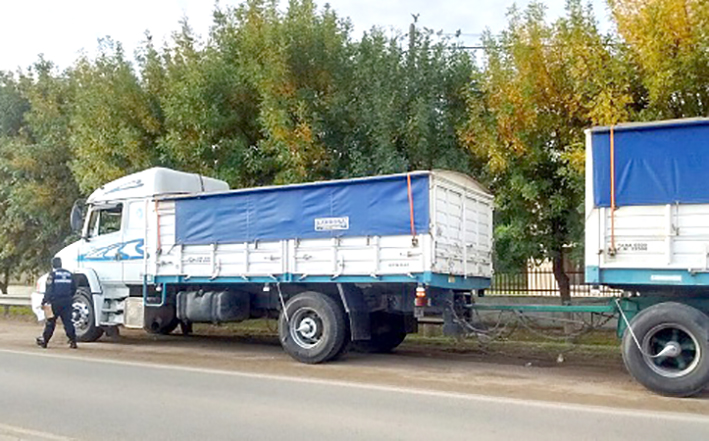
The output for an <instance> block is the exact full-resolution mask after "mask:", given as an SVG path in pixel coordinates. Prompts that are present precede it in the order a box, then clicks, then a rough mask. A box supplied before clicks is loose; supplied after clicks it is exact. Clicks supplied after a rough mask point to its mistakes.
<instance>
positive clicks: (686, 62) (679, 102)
mask: <svg viewBox="0 0 709 441" xmlns="http://www.w3.org/2000/svg"><path fill="white" fill-rule="evenodd" d="M609 4H610V6H611V10H612V12H613V18H614V19H615V21H616V23H617V27H618V31H619V33H620V35H621V36H622V38H623V40H624V42H625V43H626V44H627V45H628V49H629V55H630V57H631V59H632V61H633V63H634V64H635V65H636V66H637V68H638V72H637V76H638V79H639V80H640V81H641V83H642V85H643V86H644V87H645V89H646V90H647V100H646V101H647V107H646V108H645V109H644V111H643V112H642V114H641V115H639V117H640V118H642V119H662V118H682V117H691V116H707V115H709V2H706V1H704V0H609Z"/></svg>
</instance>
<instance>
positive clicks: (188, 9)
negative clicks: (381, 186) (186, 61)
mask: <svg viewBox="0 0 709 441" xmlns="http://www.w3.org/2000/svg"><path fill="white" fill-rule="evenodd" d="M316 2H317V4H318V5H321V6H322V5H324V4H325V3H326V2H325V1H323V0H316ZM238 3H240V1H238V0H221V1H220V2H219V4H220V5H234V4H238ZM281 3H282V4H286V3H287V1H286V0H281ZM329 3H330V5H331V6H332V7H333V9H335V10H336V11H337V12H338V15H340V16H343V17H350V18H351V20H352V23H353V25H354V31H355V32H354V36H355V37H359V36H360V35H361V33H362V32H363V31H365V30H368V29H370V28H371V27H372V26H380V27H383V28H385V29H394V30H396V29H398V30H401V31H404V30H406V29H407V28H408V25H409V23H411V20H412V18H411V14H420V18H419V23H420V24H421V25H422V26H426V27H429V28H432V29H435V30H442V31H443V32H444V33H450V34H453V33H455V32H456V30H458V29H460V30H461V32H462V33H463V34H464V35H463V38H464V39H465V42H466V43H474V42H475V41H476V36H477V35H479V34H480V33H481V32H482V31H483V30H485V29H486V28H489V29H490V30H492V31H493V32H499V31H500V30H502V29H503V28H504V27H505V23H506V20H505V14H506V12H507V10H508V9H509V7H510V6H512V4H514V3H517V4H518V5H519V6H524V5H526V4H527V3H529V0H517V1H516V2H515V1H514V0H472V1H467V2H466V1H462V0H408V1H404V0H330V1H329ZM545 3H546V4H547V5H548V16H549V17H550V18H555V17H558V16H559V15H561V14H563V12H564V0H546V1H545ZM592 3H593V5H594V9H595V11H596V15H597V16H598V17H599V19H600V20H601V25H602V27H603V28H605V27H607V25H606V24H605V23H607V22H608V20H607V18H606V17H607V15H608V12H607V10H606V6H605V0H592ZM213 9H214V2H213V1H211V0H122V1H120V2H116V1H111V2H109V1H101V0H0V70H15V69H17V68H18V67H22V68H25V67H27V66H29V65H31V64H32V63H33V62H34V61H36V60H37V57H38V55H39V54H44V56H45V58H46V59H48V60H51V61H53V62H55V63H56V64H57V65H58V66H59V67H60V68H65V67H68V66H70V65H71V64H72V63H73V61H74V60H75V59H76V58H77V57H78V56H79V54H80V53H81V52H82V51H85V52H86V53H88V54H93V53H95V49H96V47H97V40H98V39H99V38H101V37H104V36H106V35H109V36H111V37H112V38H113V39H114V40H117V41H120V42H121V43H123V45H124V47H125V49H126V52H127V53H128V54H132V53H133V51H134V50H135V48H136V47H137V46H138V45H139V44H140V42H141V41H142V40H143V38H144V32H145V31H146V30H149V31H150V33H151V34H152V35H153V36H154V37H155V40H156V42H162V41H164V40H165V39H166V38H169V36H170V33H171V32H173V31H175V30H177V29H178V26H179V25H178V22H179V20H180V18H182V17H185V16H186V17H188V19H189V22H190V24H191V25H192V27H193V29H194V30H195V31H196V32H197V33H198V34H200V35H203V36H204V35H206V34H207V32H208V29H209V25H210V24H211V19H212V17H211V13H212V11H213Z"/></svg>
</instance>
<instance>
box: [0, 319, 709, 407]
mask: <svg viewBox="0 0 709 441" xmlns="http://www.w3.org/2000/svg"><path fill="white" fill-rule="evenodd" d="M40 332H41V326H40V325H39V324H37V323H33V322H31V321H28V320H27V319H12V318H10V319H1V318H0V349H10V350H20V351H42V349H40V348H38V347H36V346H35V344H34V339H35V337H36V336H37V335H39V333H40ZM47 351H49V352H50V353H54V354H61V355H67V356H73V357H83V358H101V359H116V360H121V361H133V362H148V363H157V364H167V365H180V366H189V367H200V368H209V369H220V370H227V371H238V372H252V373H260V374H273V375H281V376H291V377H305V378H317V379H332V380H337V381H347V382H358V383H367V384H376V385H386V386H401V387H415V388H419V389H431V390H440V391H447V392H460V393H471V394H479V395H488V396H498V397H511V398H524V399H536V400H542V401H554V402H567V403H576V404H589V405H599V406H607V407H617V408H630V409H649V410H664V411H673V412H684V413H696V414H702V415H709V390H707V391H705V392H704V393H703V394H700V395H699V396H697V397H694V398H685V399H675V398H667V397H661V396H658V395H655V394H653V393H652V392H649V391H647V390H646V389H644V388H643V387H642V386H640V385H639V384H637V383H635V382H634V380H633V379H632V378H631V377H630V375H629V374H628V373H627V372H626V371H625V368H624V366H623V362H622V360H621V357H620V354H619V352H618V350H617V349H613V348H608V347H599V348H592V349H589V347H579V348H571V349H570V350H569V349H565V350H564V353H563V361H561V360H559V352H560V351H559V350H557V348H551V349H550V348H549V347H541V348H540V347H539V346H533V345H532V346H530V345H528V344H523V345H519V344H517V345H515V344H502V345H493V346H490V347H486V348H483V347H481V346H476V345H475V344H470V343H466V344H462V345H456V344H454V343H450V342H449V343H447V344H441V343H440V342H439V341H436V340H431V341H426V340H421V339H415V340H413V341H411V342H409V341H408V340H407V341H405V342H404V344H402V345H401V346H400V347H399V348H398V349H397V350H396V351H395V352H394V353H392V354H362V353H356V352H350V353H348V354H346V355H345V356H344V357H343V358H342V359H341V360H339V361H336V362H332V363H327V364H323V365H314V366H311V365H304V364H301V363H297V362H295V361H294V360H292V359H291V358H290V357H288V356H287V355H286V354H285V353H284V352H283V351H282V349H281V348H280V346H279V345H278V341H277V339H276V338H275V337H274V336H273V334H271V333H269V332H267V331H266V332H264V331H260V332H259V331H255V332H251V333H249V332H246V333H244V332H240V333H239V335H233V330H231V329H228V328H216V327H206V326H205V327H200V328H197V329H196V330H195V335H192V336H189V337H183V336H181V335H179V334H174V335H169V336H155V335H149V334H146V333H145V332H143V331H140V330H125V329H123V330H121V335H120V337H118V338H115V339H112V340H111V339H108V338H106V337H103V338H102V339H101V340H99V341H98V342H95V343H85V344H81V345H80V348H79V350H78V351H70V350H69V349H68V348H67V345H66V344H65V337H64V335H63V332H62V330H61V329H57V334H56V335H55V338H54V339H53V340H52V342H51V343H50V348H49V349H47ZM560 361H561V362H560Z"/></svg>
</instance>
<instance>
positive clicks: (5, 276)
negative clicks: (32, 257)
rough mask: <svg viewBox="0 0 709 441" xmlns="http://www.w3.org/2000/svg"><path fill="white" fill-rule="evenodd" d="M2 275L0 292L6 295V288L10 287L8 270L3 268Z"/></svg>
mask: <svg viewBox="0 0 709 441" xmlns="http://www.w3.org/2000/svg"><path fill="white" fill-rule="evenodd" d="M2 275H3V277H2V281H0V292H2V293H3V294H7V288H8V286H9V285H10V269H9V268H5V269H4V270H3V273H2Z"/></svg>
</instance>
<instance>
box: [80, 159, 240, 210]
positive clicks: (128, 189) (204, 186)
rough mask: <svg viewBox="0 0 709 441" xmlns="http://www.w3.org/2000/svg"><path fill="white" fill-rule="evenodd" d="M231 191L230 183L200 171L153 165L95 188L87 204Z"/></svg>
mask: <svg viewBox="0 0 709 441" xmlns="http://www.w3.org/2000/svg"><path fill="white" fill-rule="evenodd" d="M226 190H229V184H227V183H226V182H224V181H221V180H219V179H214V178H208V177H206V176H202V175H199V174H196V173H185V172H180V171H175V170H170V169H167V168H163V167H153V168H150V169H147V170H143V171H141V172H138V173H133V174H131V175H127V176H124V177H122V178H119V179H116V180H115V181H111V182H109V183H108V184H105V185H103V186H101V187H100V188H98V189H97V190H95V191H94V192H93V193H91V195H90V196H89V198H88V199H87V201H86V202H87V203H89V204H96V203H101V202H108V201H115V200H122V199H135V198H145V197H154V196H168V195H185V194H194V193H212V192H218V191H226Z"/></svg>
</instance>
